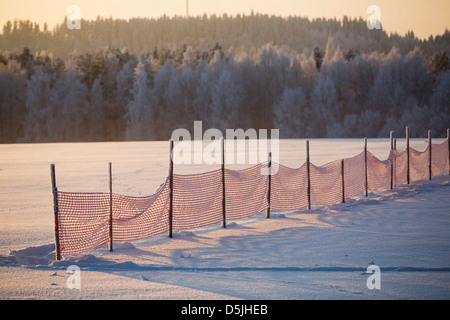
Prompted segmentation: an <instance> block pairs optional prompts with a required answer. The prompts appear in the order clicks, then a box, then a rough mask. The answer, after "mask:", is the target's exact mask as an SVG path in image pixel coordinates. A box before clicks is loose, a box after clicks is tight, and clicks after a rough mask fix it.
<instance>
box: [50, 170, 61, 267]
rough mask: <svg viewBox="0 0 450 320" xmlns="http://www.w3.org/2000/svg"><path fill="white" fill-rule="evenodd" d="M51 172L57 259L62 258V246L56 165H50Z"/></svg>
mask: <svg viewBox="0 0 450 320" xmlns="http://www.w3.org/2000/svg"><path fill="white" fill-rule="evenodd" d="M50 174H51V180H52V193H53V214H54V216H55V251H56V260H61V247H60V245H59V220H58V214H59V208H58V189H57V188H56V174H55V165H54V164H51V165H50Z"/></svg>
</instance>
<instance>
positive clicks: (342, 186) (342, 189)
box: [341, 159, 345, 203]
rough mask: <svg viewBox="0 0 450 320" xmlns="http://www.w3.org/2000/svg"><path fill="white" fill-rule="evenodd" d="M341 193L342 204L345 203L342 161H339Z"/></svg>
mask: <svg viewBox="0 0 450 320" xmlns="http://www.w3.org/2000/svg"><path fill="white" fill-rule="evenodd" d="M341 191H342V203H345V182H344V159H342V160H341Z"/></svg>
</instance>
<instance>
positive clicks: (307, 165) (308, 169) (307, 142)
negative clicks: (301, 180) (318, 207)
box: [306, 140, 311, 210]
mask: <svg viewBox="0 0 450 320" xmlns="http://www.w3.org/2000/svg"><path fill="white" fill-rule="evenodd" d="M310 165H311V163H310V159H309V140H306V174H307V185H306V190H307V193H308V210H311V168H310Z"/></svg>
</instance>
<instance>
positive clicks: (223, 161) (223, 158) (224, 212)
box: [221, 137, 227, 228]
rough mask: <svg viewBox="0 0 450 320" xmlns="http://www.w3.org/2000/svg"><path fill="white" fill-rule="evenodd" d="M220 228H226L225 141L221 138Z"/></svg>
mask: <svg viewBox="0 0 450 320" xmlns="http://www.w3.org/2000/svg"><path fill="white" fill-rule="evenodd" d="M221 140H222V227H224V228H226V227H227V216H226V198H225V139H224V138H223V137H222V139H221Z"/></svg>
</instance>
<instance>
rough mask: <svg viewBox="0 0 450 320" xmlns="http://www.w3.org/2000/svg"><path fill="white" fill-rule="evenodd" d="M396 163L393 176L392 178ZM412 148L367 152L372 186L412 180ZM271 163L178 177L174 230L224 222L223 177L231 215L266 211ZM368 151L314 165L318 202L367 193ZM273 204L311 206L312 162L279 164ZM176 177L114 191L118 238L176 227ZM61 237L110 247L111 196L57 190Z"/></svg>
mask: <svg viewBox="0 0 450 320" xmlns="http://www.w3.org/2000/svg"><path fill="white" fill-rule="evenodd" d="M429 152H430V151H429V148H427V149H426V150H425V151H423V152H419V151H416V150H414V149H412V148H410V160H409V165H410V180H411V181H417V180H422V179H426V178H428V177H429V155H430V153H429ZM448 152H449V151H448V141H447V140H446V141H445V142H443V143H440V144H433V145H432V148H431V153H432V154H431V155H432V162H431V167H432V175H433V176H437V175H440V174H443V173H448V172H449V161H448V159H449V154H448ZM391 164H392V173H393V176H392V177H391ZM407 164H408V163H407V152H406V151H400V150H393V151H392V152H391V153H390V155H389V158H388V160H385V161H380V160H379V159H377V158H376V157H375V156H374V155H373V154H372V153H370V152H367V185H368V189H369V190H370V191H372V192H375V191H380V190H385V189H388V188H389V187H390V184H391V179H392V180H393V181H392V183H393V186H395V185H399V184H404V183H406V181H407V176H406V175H407ZM267 169H268V163H261V164H258V165H255V166H253V167H250V168H247V169H244V170H230V169H225V172H224V173H222V170H221V169H219V170H215V171H211V172H206V173H201V174H194V175H176V174H175V175H173V193H172V195H173V211H172V217H173V223H172V226H173V230H186V229H193V228H199V227H203V226H208V225H212V224H215V223H219V222H221V221H222V219H223V185H222V183H223V176H224V179H225V208H226V210H225V211H226V219H227V220H235V219H241V218H246V217H250V216H253V215H255V214H257V213H259V212H262V211H264V210H266V209H267V208H268V206H269V202H268V196H269V195H268V190H269V189H268V186H269V176H268V175H267V171H268V170H267ZM365 172H366V168H365V153H364V151H363V152H361V153H360V154H358V155H356V156H354V157H352V158H347V159H344V176H342V161H341V160H337V161H333V162H330V163H328V164H325V165H323V166H315V165H313V164H310V181H311V188H310V189H311V205H313V206H320V205H329V204H334V203H337V202H340V201H342V179H344V192H345V198H352V197H355V196H357V195H360V194H362V193H364V191H365ZM270 178H271V194H270V208H271V209H272V210H277V211H290V210H298V209H301V208H304V207H306V206H307V205H308V195H307V165H306V163H304V164H303V165H302V166H301V167H299V168H297V169H292V168H288V167H285V166H283V165H280V164H277V163H272V176H271V177H270ZM170 189H171V188H170V182H169V179H168V178H167V179H166V181H165V183H164V184H163V185H162V186H161V187H160V189H159V190H158V191H157V192H156V193H155V194H154V195H152V196H148V197H130V196H123V195H118V194H113V195H112V216H113V223H112V234H113V240H114V241H117V242H124V241H133V240H139V239H145V238H149V237H152V236H155V235H158V234H162V233H164V232H167V231H168V230H169V215H168V212H169V205H170ZM57 197H58V236H59V244H60V252H61V255H63V256H68V255H75V254H79V253H82V252H85V251H89V250H92V249H95V248H98V247H100V246H102V245H105V244H107V243H108V242H109V240H110V239H109V237H110V236H109V235H110V194H109V193H69V192H60V191H58V193H57Z"/></svg>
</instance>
